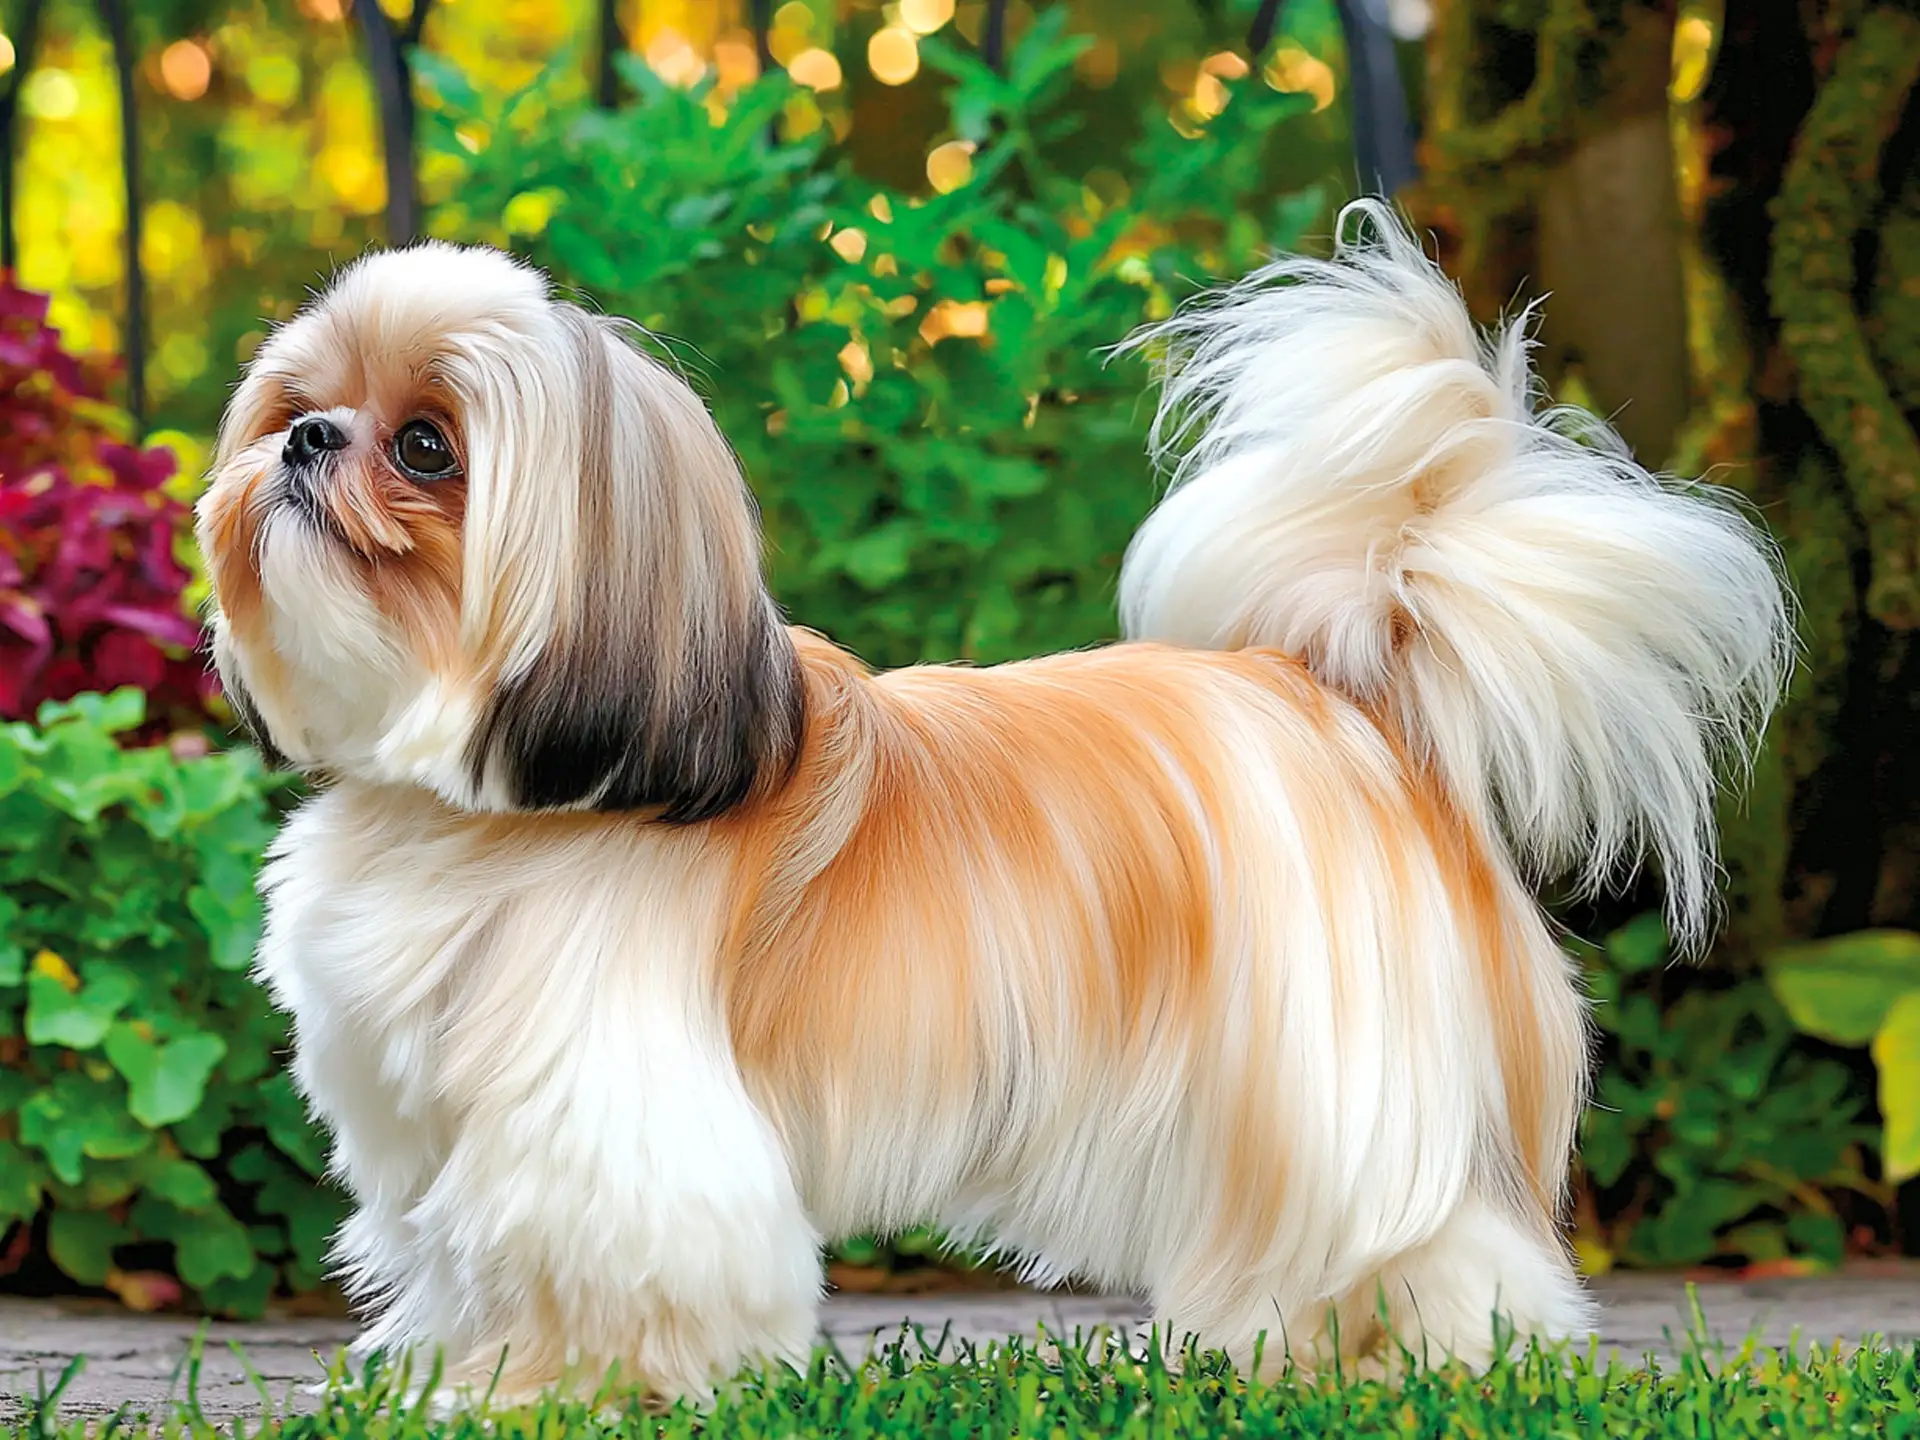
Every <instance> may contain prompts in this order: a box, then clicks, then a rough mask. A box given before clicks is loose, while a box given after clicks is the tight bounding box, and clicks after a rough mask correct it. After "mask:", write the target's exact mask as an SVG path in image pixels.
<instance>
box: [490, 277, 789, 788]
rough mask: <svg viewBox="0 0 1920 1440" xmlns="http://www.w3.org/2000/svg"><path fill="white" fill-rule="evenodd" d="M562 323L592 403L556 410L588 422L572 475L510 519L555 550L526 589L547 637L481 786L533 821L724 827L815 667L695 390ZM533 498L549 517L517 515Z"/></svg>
mask: <svg viewBox="0 0 1920 1440" xmlns="http://www.w3.org/2000/svg"><path fill="white" fill-rule="evenodd" d="M559 313H560V316H561V320H562V329H563V330H564V332H565V334H566V336H567V344H568V345H569V347H570V348H571V349H572V351H573V354H574V366H573V369H574V376H575V385H574V394H573V395H572V396H566V397H563V396H556V395H548V396H547V397H545V401H544V403H547V404H552V403H554V402H556V401H558V402H559V404H560V408H561V409H562V410H563V411H564V412H566V413H569V414H570V415H571V416H572V417H573V424H574V427H575V429H574V433H573V434H572V435H570V436H569V437H568V440H569V441H570V443H568V444H566V445H565V446H562V447H559V452H558V455H557V456H549V457H546V458H553V459H556V460H558V461H559V468H561V469H563V470H571V472H572V473H571V474H561V475H558V476H554V477H552V478H554V479H556V480H557V481H558V482H559V483H557V484H555V485H553V486H552V488H551V490H550V491H548V492H547V493H536V490H535V488H534V487H533V486H531V485H525V484H522V485H520V486H519V487H518V488H517V493H515V494H514V495H513V496H511V497H510V498H509V503H508V505H507V506H505V507H495V508H496V510H500V511H501V512H502V513H501V516H500V518H501V519H503V520H506V521H507V522H509V523H510V524H511V525H512V528H513V530H514V532H515V534H516V537H517V538H516V541H515V543H516V544H519V545H531V546H532V547H534V549H535V551H536V552H537V553H536V554H535V555H534V556H532V557H530V558H531V564H522V565H519V566H514V567H510V568H511V569H512V570H514V571H515V572H516V573H514V574H513V575H512V576H511V577H510V578H509V583H517V584H519V585H521V586H527V585H530V584H531V585H534V586H537V587H543V588H544V589H545V591H546V593H545V595H544V596H543V597H541V600H540V608H541V610H542V612H543V615H544V620H545V623H544V624H543V626H542V629H543V631H544V635H543V637H542V639H541V640H540V641H539V643H537V644H536V645H533V646H530V647H528V650H527V653H526V655H525V659H524V660H522V661H521V662H520V663H518V664H512V663H509V664H506V665H503V667H502V669H501V672H500V678H499V680H498V681H497V682H496V684H495V687H494V691H493V694H492V696H491V697H490V699H489V701H488V703H487V706H486V711H485V713H484V715H483V716H482V717H481V720H480V723H479V724H478V725H477V726H476V727H475V730H474V732H473V742H472V743H473V749H472V751H471V753H470V756H469V760H470V763H471V765H472V766H473V769H474V780H475V788H476V791H477V793H480V794H487V795H493V796H498V797H500V798H503V799H504V800H505V801H506V802H507V803H508V804H509V805H511V806H512V807H514V808H516V809H551V808H559V807H573V808H591V809H599V810H637V809H648V810H652V809H657V810H658V811H659V812H660V814H661V817H662V818H663V819H666V820H670V821H680V822H687V821H696V820H705V819H710V818H712V817H713V816H715V815H719V814H721V813H723V812H725V811H726V810H728V809H730V808H732V807H733V806H735V805H737V804H739V803H740V802H741V801H742V800H743V799H745V798H746V797H747V796H748V795H749V794H750V793H752V791H753V790H754V788H755V786H756V784H757V783H759V782H760V781H762V780H763V779H766V778H772V777H774V776H775V775H776V774H778V773H781V772H783V771H784V769H785V768H786V767H788V766H789V765H791V763H792V760H793V756H794V755H795V753H796V751H797V749H798V746H799V741H800V731H801V726H802V720H803V717H802V713H801V706H802V700H801V695H802V692H801V686H800V677H799V670H798V659H797V657H796V655H795V652H794V647H793V643H792V641H791V639H790V638H789V636H788V634H787V631H786V628H785V626H784V624H783V623H782V622H781V618H780V615H779V611H778V609H777V608H776V607H775V605H774V604H773V601H772V599H771V597H770V596H769V595H768V594H767V590H766V585H765V582H764V580H763V579H762V576H761V572H760V543H759V533H758V517H757V515H756V513H755V510H754V506H753V501H752V497H751V495H750V494H749V492H748V490H747V488H746V484H745V482H744V480H743V479H742V477H741V473H740V467H739V463H738V461H737V460H736V459H735V457H734V455H733V452H732V450H731V449H730V448H729V447H728V445H727V443H726V441H725V440H724V439H723V438H722V436H721V434H720V432H719V429H718V428H717V427H716V426H715V424H714V422H713V419H712V417H711V416H710V415H708V413H707V410H706V407H705V406H704V405H702V404H701V402H700V399H699V397H698V396H696V395H695V394H694V393H693V391H692V389H691V388H690V387H689V386H688V385H687V384H686V383H685V382H684V381H683V380H681V379H680V377H679V376H677V375H676V374H674V373H673V372H672V371H670V370H669V369H667V367H665V366H664V365H661V364H659V363H658V362H657V361H655V360H653V359H652V358H651V357H649V356H647V355H646V354H644V353H643V352H642V351H641V350H640V349H638V348H637V347H636V346H635V345H634V344H632V343H630V341H629V340H628V339H627V338H626V336H624V335H622V334H621V333H620V332H619V331H617V330H616V329H615V328H614V327H613V325H612V324H611V323H610V322H607V321H604V320H601V319H599V318H597V317H594V316H591V315H588V314H586V313H585V312H584V311H581V310H579V309H577V308H576V307H573V306H569V305H563V306H560V307H559ZM560 457H572V463H571V464H570V465H569V464H568V463H567V462H566V460H565V459H562V458H560ZM540 463H541V458H539V457H536V456H531V455H529V456H523V457H522V458H521V464H522V465H539V464H540ZM569 482H570V483H569ZM525 506H534V507H538V510H539V513H535V514H524V513H523V514H518V515H510V514H507V513H505V511H507V510H510V509H514V508H518V507H525ZM482 548H483V549H484V547H482ZM522 558H523V559H526V558H528V557H522Z"/></svg>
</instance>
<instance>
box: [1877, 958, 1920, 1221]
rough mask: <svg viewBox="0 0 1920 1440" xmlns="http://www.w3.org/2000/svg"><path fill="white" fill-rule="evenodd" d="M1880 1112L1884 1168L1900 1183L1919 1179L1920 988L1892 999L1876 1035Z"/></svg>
mask: <svg viewBox="0 0 1920 1440" xmlns="http://www.w3.org/2000/svg"><path fill="white" fill-rule="evenodd" d="M1873 1063H1874V1064H1875V1065H1876V1066H1877V1067H1878V1068H1879V1071H1880V1114H1881V1115H1882V1116H1883V1117H1884V1118H1885V1120H1886V1125H1887V1132H1886V1140H1885V1142H1884V1144H1883V1146H1882V1164H1883V1165H1884V1166H1885V1168H1886V1174H1887V1179H1889V1180H1891V1181H1893V1182H1894V1183H1895V1184H1899V1183H1900V1182H1902V1181H1905V1180H1911V1179H1913V1177H1914V1176H1916V1175H1920V990H1912V991H1909V992H1908V993H1907V994H1905V995H1902V996H1901V997H1900V998H1899V999H1898V1000H1896V1001H1894V1002H1893V1004H1892V1006H1891V1007H1890V1008H1889V1009H1888V1011H1887V1016H1886V1023H1885V1024H1883V1025H1882V1026H1881V1027H1880V1033H1879V1034H1878V1035H1876V1036H1874V1037H1873Z"/></svg>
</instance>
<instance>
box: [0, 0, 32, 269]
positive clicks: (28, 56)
mask: <svg viewBox="0 0 1920 1440" xmlns="http://www.w3.org/2000/svg"><path fill="white" fill-rule="evenodd" d="M40 10H41V0H27V8H26V10H25V11H24V12H22V14H21V16H20V28H19V29H18V30H17V31H15V32H14V36H13V78H12V79H11V80H10V81H9V82H8V84H7V93H6V94H4V95H0V270H5V271H7V272H8V273H9V274H11V273H12V272H14V271H16V270H18V269H19V268H20V248H19V246H20V242H19V237H18V236H16V235H15V234H14V229H13V174H14V171H13V132H14V124H15V121H16V119H17V117H18V116H19V114H20V87H21V86H23V85H25V84H26V83H27V75H28V73H29V72H30V71H31V70H32V69H33V57H34V52H35V50H36V49H38V48H39V43H40Z"/></svg>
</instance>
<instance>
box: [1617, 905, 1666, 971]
mask: <svg viewBox="0 0 1920 1440" xmlns="http://www.w3.org/2000/svg"><path fill="white" fill-rule="evenodd" d="M1667 953H1668V951H1667V925H1666V921H1665V920H1664V919H1663V918H1662V917H1661V916H1660V915H1658V914H1648V915H1639V916H1636V917H1635V918H1634V919H1632V920H1629V921H1628V922H1627V923H1626V924H1625V925H1622V926H1621V927H1620V928H1619V929H1618V930H1616V931H1614V932H1613V933H1612V934H1611V935H1609V936H1608V937H1607V958H1608V959H1610V960H1612V961H1613V963H1614V964H1615V965H1616V966H1618V967H1619V968H1620V969H1622V970H1625V971H1627V972H1628V973H1629V974H1637V973H1639V972H1640V971H1643V970H1654V969H1657V968H1659V967H1660V966H1661V965H1664V964H1665V963H1666V960H1667Z"/></svg>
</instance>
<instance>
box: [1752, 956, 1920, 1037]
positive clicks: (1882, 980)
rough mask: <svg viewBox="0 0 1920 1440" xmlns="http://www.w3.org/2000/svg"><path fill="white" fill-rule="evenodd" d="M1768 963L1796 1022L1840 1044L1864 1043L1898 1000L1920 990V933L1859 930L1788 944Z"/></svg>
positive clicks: (1776, 991)
mask: <svg viewBox="0 0 1920 1440" xmlns="http://www.w3.org/2000/svg"><path fill="white" fill-rule="evenodd" d="M1763 964H1764V965H1765V967H1766V972H1767V983H1768V984H1769V985H1770V986H1771V987H1772V989H1773V993H1774V994H1775V995H1776V996H1778V997H1779V1000H1780V1003H1781V1005H1782V1006H1784V1007H1785V1008H1786V1012H1787V1014H1788V1015H1789V1016H1790V1017H1792V1019H1793V1023H1794V1025H1795V1026H1797V1027H1798V1028H1799V1029H1800V1030H1802V1031H1804V1032H1805V1033H1806V1034H1808V1035H1816V1036H1818V1037H1819V1038H1821V1039H1822V1040H1830V1041H1832V1042H1833V1043H1834V1044H1836V1045H1864V1044H1866V1043H1867V1042H1868V1041H1869V1040H1871V1039H1872V1038H1873V1035H1874V1032H1875V1031H1877V1030H1878V1029H1879V1028H1880V1026H1881V1022H1882V1021H1884V1020H1885V1019H1886V1016H1887V1012H1888V1010H1889V1008H1890V1007H1891V1006H1892V1005H1893V1003H1894V1001H1895V1000H1897V999H1899V998H1900V997H1901V996H1902V995H1904V994H1905V993H1907V992H1908V991H1910V990H1920V935H1916V934H1914V933H1913V932H1911V931H1907V930H1858V931H1855V932H1853V933H1852V934H1848V935H1836V936H1834V937H1833V938H1832V939H1829V940H1815V941H1812V942H1810V943H1808V944H1804V945H1788V946H1784V947H1782V948H1781V949H1778V950H1775V951H1774V952H1773V953H1772V954H1770V955H1767V956H1765V957H1764V960H1763Z"/></svg>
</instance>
